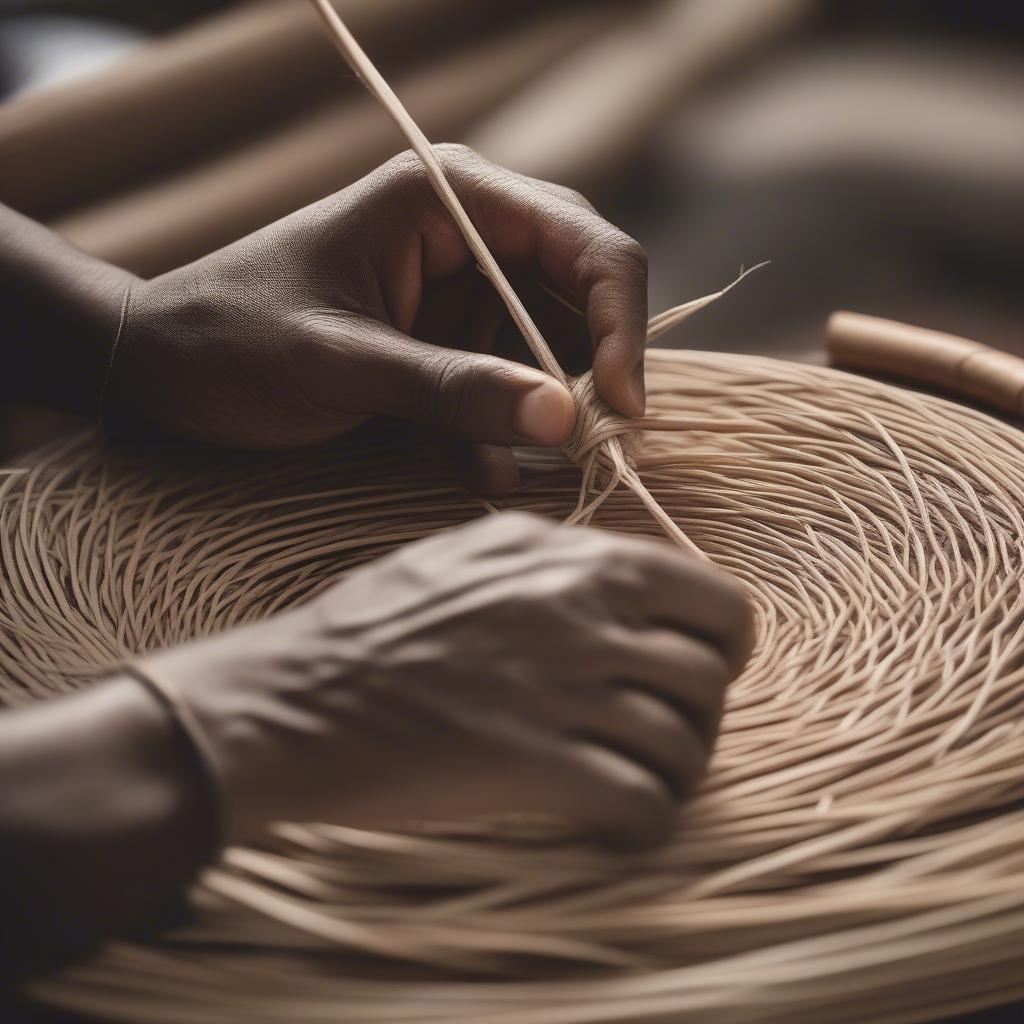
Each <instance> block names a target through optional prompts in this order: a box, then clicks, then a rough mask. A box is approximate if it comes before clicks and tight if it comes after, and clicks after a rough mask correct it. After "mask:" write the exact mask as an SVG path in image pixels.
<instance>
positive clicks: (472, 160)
mask: <svg viewBox="0 0 1024 1024" xmlns="http://www.w3.org/2000/svg"><path fill="white" fill-rule="evenodd" d="M431 148H432V149H433V151H434V155H435V156H436V157H437V159H438V161H439V162H440V164H441V166H442V167H444V168H445V170H454V171H459V170H465V169H467V168H470V167H473V166H476V165H480V164H483V163H485V160H484V158H483V157H482V156H481V155H480V154H479V153H478V152H477V151H476V150H475V149H473V148H472V147H470V146H467V145H465V144H464V143H461V142H438V143H436V144H435V145H434V146H432V147H431Z"/></svg>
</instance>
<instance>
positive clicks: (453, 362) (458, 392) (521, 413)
mask: <svg viewBox="0 0 1024 1024" xmlns="http://www.w3.org/2000/svg"><path fill="white" fill-rule="evenodd" d="M307 335H308V336H307V340H306V342H305V343H304V344H303V346H302V349H303V350H304V351H303V355H302V357H301V359H302V361H303V365H302V366H301V367H300V368H299V369H298V371H297V372H299V373H301V374H302V376H303V378H304V389H305V390H307V391H309V390H310V389H313V390H314V391H315V393H316V396H317V399H316V400H317V404H318V405H319V406H320V407H321V408H326V409H330V408H331V407H332V405H333V406H334V407H336V408H337V409H338V410H339V412H341V411H342V410H345V411H348V412H353V411H356V412H359V413H363V414H367V415H369V414H375V413H379V414H384V415H389V416H396V417H399V418H401V419H406V420H412V421H413V422H416V423H423V424H425V425H428V426H430V427H432V428H433V429H435V430H436V431H438V432H439V433H441V434H443V435H445V436H447V437H451V438H458V439H461V440H466V441H473V442H479V443H485V444H496V445H510V444H527V445H559V444H561V443H563V442H564V441H565V440H566V438H567V437H568V436H569V434H570V432H571V431H572V426H573V423H574V421H575V416H576V411H575V406H574V404H573V400H572V396H571V395H570V394H569V392H568V391H567V390H566V389H565V388H564V387H562V386H561V385H560V384H559V383H558V382H557V381H554V380H552V379H551V378H550V377H549V376H547V374H544V373H542V372H541V371H540V370H535V369H533V368H531V367H527V366H523V365H521V364H519V363H514V362H510V361H508V360H505V359H499V358H498V357H496V356H491V355H486V354H481V353H477V352H464V351H461V350H458V349H449V348H441V347H438V346H435V345H430V344H428V343H426V342H422V341H418V340H416V339H414V338H410V337H408V336H407V335H404V334H402V333H401V332H400V331H397V330H395V329H394V328H392V327H390V326H388V325H387V324H384V323H382V322H380V321H377V320H373V319H371V318H369V317H363V316H360V315H357V314H324V315H323V316H321V317H320V319H319V320H318V321H317V322H316V324H315V325H313V326H312V327H307Z"/></svg>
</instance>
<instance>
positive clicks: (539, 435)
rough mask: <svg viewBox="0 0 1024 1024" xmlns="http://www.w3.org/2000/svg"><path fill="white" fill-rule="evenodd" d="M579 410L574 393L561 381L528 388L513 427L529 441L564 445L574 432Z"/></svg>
mask: <svg viewBox="0 0 1024 1024" xmlns="http://www.w3.org/2000/svg"><path fill="white" fill-rule="evenodd" d="M575 422H576V409H575V407H574V406H573V402H572V395H570V394H569V392H568V391H566V390H565V388H563V387H562V385H561V384H559V383H558V382H557V381H554V380H551V381H545V382H544V383H543V384H538V385H537V386H536V387H534V388H532V389H531V390H530V391H527V392H526V394H525V395H523V396H522V398H520V399H519V403H518V404H517V405H516V409H515V413H514V415H513V420H512V427H513V429H514V430H515V432H516V433H517V434H518V435H519V436H520V437H521V438H522V439H523V441H525V442H527V443H529V444H539V445H557V444H561V443H562V442H563V441H564V440H565V439H566V438H567V437H568V436H569V434H570V433H571V432H572V427H573V424H574V423H575Z"/></svg>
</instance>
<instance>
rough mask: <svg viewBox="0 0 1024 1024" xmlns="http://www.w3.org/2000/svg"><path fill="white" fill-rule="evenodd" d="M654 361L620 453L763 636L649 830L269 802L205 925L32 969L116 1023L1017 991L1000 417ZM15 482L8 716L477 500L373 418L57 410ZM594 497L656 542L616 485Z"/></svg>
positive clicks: (1019, 895)
mask: <svg viewBox="0 0 1024 1024" xmlns="http://www.w3.org/2000/svg"><path fill="white" fill-rule="evenodd" d="M648 383H649V393H650V403H649V408H650V418H649V419H648V420H644V421H641V423H642V424H643V425H644V428H645V429H644V430H643V432H642V433H641V435H640V437H639V438H638V439H637V441H636V443H635V444H634V445H633V446H632V447H631V452H632V454H631V456H630V458H631V460H632V464H633V465H634V466H635V468H636V472H637V473H638V474H639V476H640V477H642V479H643V481H644V483H645V485H646V487H647V488H649V490H650V493H651V494H652V495H653V497H654V498H655V499H656V500H657V502H658V503H659V504H660V506H661V507H662V508H663V509H664V510H665V512H666V514H667V515H668V516H670V517H671V519H672V520H673V521H674V522H675V523H676V524H678V526H679V527H680V528H681V529H682V531H683V532H684V533H685V534H686V536H688V537H689V538H690V539H691V540H692V541H693V542H694V543H695V544H696V545H697V546H698V547H699V548H700V549H701V550H702V551H703V552H704V553H705V554H706V555H707V556H708V557H710V558H711V559H712V560H713V561H714V562H715V563H716V564H718V565H719V566H721V567H722V568H723V569H726V570H728V571H729V572H732V573H733V574H735V575H736V576H737V577H738V578H739V579H740V580H742V581H743V583H744V584H745V586H746V587H747V589H748V590H749V592H750V595H751V598H752V600H753V602H754V605H755V608H756V619H757V632H758V640H757V645H756V649H755V652H754V654H753V656H752V658H751V661H750V663H749V666H748V668H747V670H746V671H745V673H744V674H743V675H742V676H741V678H740V679H739V680H738V681H737V682H736V683H734V684H733V686H732V687H731V689H730V691H729V694H728V702H727V712H726V715H725V718H724V721H723V725H722V735H721V739H720V741H719V745H718V749H717V753H716V755H715V757H714V760H713V762H712V766H711V770H710V774H709V776H708V778H707V780H706V782H705V784H704V785H703V788H702V789H701V790H700V792H699V793H698V795H697V796H696V798H695V799H694V800H693V801H692V802H690V803H689V804H688V805H686V806H685V807H684V808H682V809H681V810H680V812H679V819H678V824H677V827H676V830H675V832H674V835H673V837H672V838H671V840H670V842H669V843H668V844H667V845H666V846H665V847H663V848H660V849H658V850H655V851H653V852H650V853H646V854H643V855H633V856H621V855H620V856H613V855H610V854H602V853H601V852H599V851H597V850H595V849H592V848H588V847H586V846H583V845H574V844H572V843H569V842H560V843H556V844H540V843H536V842H534V843H523V842H521V841H520V840H521V839H522V836H521V835H520V825H517V824H516V823H515V822H512V823H508V824H507V825H505V824H502V823H496V822H471V823H466V822H463V823H461V824H459V825H458V826H455V825H450V824H444V823H416V824H415V825H413V826H408V827H404V828H402V829H398V828H396V829H394V830H391V831H387V832H367V831H359V830H355V829H351V828H343V827H337V826H330V825H298V824H281V825H280V826H278V827H276V828H275V830H274V836H273V837H272V838H271V839H270V840H268V842H267V843H266V844H265V845H264V846H261V847H260V848H259V849H232V850H228V851H227V852H226V853H225V855H224V857H223V860H222V862H221V863H219V864H218V865H217V866H215V867H212V868H210V869H209V870H208V871H206V872H205V874H204V876H203V877H202V879H201V881H200V882H199V883H198V884H197V885H196V887H195V889H194V891H193V892H192V894H191V898H190V900H191V908H192V914H193V916H192V918H191V920H189V921H187V922H186V923H183V924H181V925H179V926H177V927H174V928H173V929H170V930H167V931H165V932H163V933H161V934H159V935H158V936H155V937H153V938H152V939H150V940H148V941H141V940H138V941H134V942H118V943H114V944H112V945H110V946H108V947H107V948H106V949H104V950H103V951H102V952H101V953H100V954H98V955H97V956H95V957H94V958H93V959H92V960H90V961H88V962H86V963H84V964H81V965H79V966H76V967H74V968H72V969H70V970H67V971H65V972H63V973H62V974H60V975H57V976H54V977H51V978H48V979H46V980H44V981H41V982H39V983H37V984H36V986H35V987H34V989H33V995H34V996H35V997H36V998H38V999H39V1000H41V1001H43V1002H45V1003H48V1004H51V1005H55V1006H59V1007H64V1008H73V1009H76V1010H79V1011H85V1012H90V1013H94V1014H96V1015H98V1016H99V1017H101V1018H103V1019H107V1020H117V1021H125V1022H129V1021H130V1022H132V1024H165V1022H166V1024H171V1022H173V1024H190V1022H199V1021H202V1022H204V1024H206V1022H211V1021H217V1022H236V1021H237V1022H239V1024H241V1022H243V1021H244V1022H246V1024H251V1022H254V1021H256V1022H259V1021H267V1022H269V1021H273V1022H282V1024H283V1022H288V1024H302V1022H310V1024H313V1022H321V1021H332V1022H336V1021H342V1022H357V1021H358V1022H381V1024H385V1022H386V1024H398V1022H411V1021H437V1022H442V1021H443V1022H446V1024H447V1022H465V1024H469V1022H473V1024H583V1022H596V1021H605V1022H611V1021H614V1022H623V1021H645V1022H646V1021H699V1022H702V1024H706V1022H734V1021H735V1022H739V1021H743V1022H748V1021H757V1022H773V1024H774V1022H779V1024H781V1022H783V1021H785V1022H805V1021H806V1022H821V1021H835V1022H846V1021H848V1022H863V1021H868V1020H870V1021H879V1022H892V1024H895V1022H913V1021H923V1020H928V1019H932V1018H934V1017H938V1016H946V1015H951V1014H954V1013H957V1012H966V1011H969V1010H971V1009H973V1008H976V1007H980V1006H984V1005H989V1004H995V1003H1000V1002H1008V1001H1010V1000H1012V999H1014V998H1024V974H1022V972H1021V968H1022V967H1024V842H1022V839H1024V803H1022V797H1024V770H1022V769H1024V721H1022V720H1024V709H1022V706H1021V685H1022V676H1024V668H1022V658H1021V656H1022V653H1024V624H1022V623H1024V616H1022V609H1024V599H1022V582H1021V580H1022V575H1021V568H1022V562H1024V520H1022V512H1021V509H1022V508H1024V446H1022V443H1021V437H1020V435H1019V434H1018V432H1017V430H1016V428H1014V427H1013V426H1011V425H1008V424H1004V423H1002V422H1000V421H997V420H995V419H993V418H991V417H989V416H987V415H985V414H983V413H980V412H976V411H973V410H970V409H968V408H965V407H961V406H958V405H955V404H952V403H950V402H947V401H944V400H942V399H938V398H933V397H929V396H926V395H921V394H917V393H914V392H911V391H908V390H903V389H899V388H895V387H892V386H888V385H885V384H880V383H876V382H873V381H870V380H866V379H862V378H858V377H854V376H850V375H846V374H843V373H839V372H837V371H833V370H829V369H824V368H818V367H812V366H805V365H797V364H791V363H784V362H778V361H774V360H771V359H765V358H757V357H751V356H737V355H722V354H713V353H699V352H686V353H681V352H666V351H658V350H654V351H652V352H650V354H649V376H648ZM654 419H661V420H663V421H669V422H670V423H671V426H672V428H673V429H671V430H652V429H650V427H651V425H652V420H654ZM524 458H525V460H526V464H527V467H528V470H527V473H526V474H525V475H526V480H525V483H524V486H523V487H522V488H521V489H520V490H519V491H518V492H517V493H516V494H514V495H513V496H512V497H511V498H510V499H508V501H507V502H505V503H504V504H507V505H508V506H509V507H514V508H519V509H527V510H532V511H535V512H539V513H541V514H544V515H550V516H554V517H559V518H564V517H567V516H569V515H570V514H572V512H573V510H574V509H576V508H577V504H578V500H577V499H578V496H579V481H580V470H579V468H578V467H576V466H574V465H573V464H571V463H570V462H569V461H568V460H567V459H566V458H565V457H564V456H563V455H561V453H555V452H528V453H525V454H524ZM596 486H599V484H598V485H596ZM0 497H2V512H0V516H2V518H0V559H2V562H3V565H2V572H0V588H2V593H0V623H2V633H0V670H2V678H3V682H2V683H0V696H2V700H3V701H4V702H5V703H6V704H9V705H13V704H18V703H22V702H25V701H27V700H32V699H36V698H41V697H46V696H48V695H51V694H54V693H58V692H61V691H64V690H68V689H74V688H76V687H78V686H82V685H86V684H88V683H89V682H90V681H91V680H93V679H95V678H97V677H99V676H101V675H102V674H103V671H104V669H105V668H106V667H107V666H109V665H111V664H113V663H115V662H117V661H118V660H120V659H122V658H125V657H127V656H129V655H131V654H133V653H135V652H138V651H141V650H145V649H150V648H153V647H157V646H160V645H165V644H172V643H177V642H180V641H183V640H186V639H188V638H190V637H192V636H195V635H197V634H201V633H207V632H211V631H214V630H219V629H223V628H228V627H230V626H232V625H235V624H237V623H241V622H245V621H250V620H253V619H258V618H261V617H263V616H265V615H267V614H270V613H272V612H273V611H275V610H276V609H278V608H282V607H284V606H286V605H289V604H292V603H293V602H296V601H300V600H302V599H303V598H305V597H308V596H309V595H311V594H313V593H315V592H317V591H318V590H320V589H321V588H322V587H324V586H327V585H328V584H329V583H330V582H331V581H332V580H335V579H337V578H338V577H339V576H340V575H343V574H344V573H345V572H346V571H347V570H349V569H350V568H352V567H353V566H356V565H358V564H361V563H364V562H366V561H368V560H370V559H373V558H375V557H378V556H380V555H382V554H384V553H385V552H387V551H389V550H392V549H393V548H395V547H396V546H398V545H401V544H404V543H407V542H410V541H413V540H415V539H417V538H419V537H422V536H425V535H428V534H431V533H433V532H435V531H436V530H439V529H444V528H445V527H448V526H452V525H454V524H456V523H459V522H463V521H466V520H469V519H471V518H473V517H476V516H480V515H486V514H489V513H488V511H487V510H486V509H485V508H483V507H482V506H481V503H480V502H479V501H478V500H477V499H475V498H474V497H472V496H471V495H469V494H467V493H465V492H464V491H462V490H461V489H459V488H458V487H457V485H456V484H455V483H454V482H449V478H448V477H447V476H446V472H445V470H444V468H443V467H442V466H440V465H437V464H433V463H432V462H431V461H430V460H428V459H425V458H424V456H423V454H422V453H417V452H414V451H413V450H412V449H411V446H410V445H409V443H408V439H407V438H405V437H403V436H402V435H400V434H395V433H390V432H388V431H382V430H369V431H363V432H361V433H360V435H358V436H357V437H353V438H350V439H348V440H345V441H342V442H340V443H339V444H335V445H332V446H329V447H327V448H324V449H322V450H319V451H315V452H311V453H304V454H301V455H295V454H281V455H274V456H260V457H256V456H244V457H243V456H232V457H228V456H226V455H223V456H214V455H211V456H209V457H208V459H207V461H205V462H203V463H199V462H197V460H196V455H195V453H194V451H189V452H186V453H179V452H178V451H176V450H175V449H167V450H164V451H162V452H154V451H149V452H146V453H145V454H142V455H137V456H134V455H130V454H126V453H120V454H116V453H113V452H110V451H106V450H104V449H103V448H102V447H101V446H100V445H99V444H98V443H97V442H96V441H95V439H94V438H91V437H80V438H76V439H73V440H71V441H69V442H67V443H65V444H63V445H61V446H57V447H55V448H51V449H49V450H47V451H44V452H42V453H39V454H37V455H36V456H34V457H33V458H32V459H31V460H29V461H28V462H27V463H26V464H25V465H24V466H23V467H21V468H17V469H11V470H9V471H7V472H6V473H5V474H4V476H3V479H2V496H0ZM593 521H594V523H595V524H597V525H599V526H602V527H605V528H609V529H615V530H621V531H624V532H629V533H649V534H651V535H652V536H658V537H661V536H662V528H661V527H660V526H659V525H658V523H657V522H655V520H654V519H653V518H652V517H651V515H650V514H649V513H648V511H647V510H646V509H644V508H643V507H642V506H641V504H640V500H639V498H638V497H637V495H636V494H634V493H633V492H632V491H629V490H626V489H624V488H621V487H620V488H618V489H616V490H614V491H613V492H611V493H609V494H608V495H607V496H606V499H605V501H604V502H603V504H601V505H600V506H599V507H598V508H596V509H595V510H594V511H593ZM662 542H663V543H667V542H665V541H662ZM666 550H667V549H666Z"/></svg>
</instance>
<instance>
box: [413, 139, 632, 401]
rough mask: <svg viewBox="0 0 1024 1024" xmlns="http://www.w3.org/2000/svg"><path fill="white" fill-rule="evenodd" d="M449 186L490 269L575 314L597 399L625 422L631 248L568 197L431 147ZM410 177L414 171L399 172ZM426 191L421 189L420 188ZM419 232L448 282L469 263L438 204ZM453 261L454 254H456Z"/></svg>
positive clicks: (457, 152)
mask: <svg viewBox="0 0 1024 1024" xmlns="http://www.w3.org/2000/svg"><path fill="white" fill-rule="evenodd" d="M437 149H438V155H439V157H440V158H441V161H442V165H443V166H444V168H445V171H446V173H447V174H448V177H449V179H450V181H451V182H452V185H453V187H454V188H455V190H456V192H457V193H458V195H459V198H460V199H461V200H462V202H463V204H464V205H465V207H466V209H467V212H468V213H469V215H470V217H471V218H472V219H473V221H474V223H475V224H476V226H477V228H478V230H479V231H480V234H481V235H482V236H483V239H484V241H485V242H486V244H487V246H488V247H489V248H490V249H491V251H492V252H493V253H494V255H495V257H496V258H497V259H498V260H499V262H507V263H509V264H511V265H513V266H515V267H518V268H520V269H528V270H534V271H539V273H540V274H541V275H542V276H543V277H544V279H545V280H546V281H547V282H548V283H549V284H550V285H552V286H553V287H554V288H555V289H556V290H557V291H559V292H561V293H562V295H563V297H565V298H566V299H568V300H570V301H571V302H573V303H574V304H576V305H577V306H579V308H580V309H582V310H583V311H584V315H585V319H586V323H587V327H588V330H589V332H590V339H591V344H592V346H593V368H594V381H595V384H596V386H597V391H598V394H599V395H600V396H601V397H602V398H603V399H604V400H605V401H606V402H608V404H609V405H611V406H612V407H613V408H615V409H617V410H618V411H619V412H621V413H623V414H624V415H628V416H638V415H641V414H642V413H643V411H644V405H645V394H644V384H643V359H644V345H645V339H646V328H647V260H646V256H645V254H644V251H643V249H642V248H641V247H640V245H639V244H638V243H637V242H636V241H634V240H633V239H632V238H630V237H629V236H628V235H626V234H624V233H623V232H621V231H619V230H618V229H617V228H615V227H613V226H612V225H611V224H609V223H608V222H607V221H605V220H604V219H603V218H602V217H600V216H599V215H598V214H597V213H596V212H595V211H594V209H593V207H592V206H590V204H589V203H587V201H586V200H585V199H583V197H582V196H579V195H578V194H577V193H574V192H572V191H571V190H568V189H562V188H560V187H558V186H553V185H550V184H548V183H546V182H537V181H534V180H533V179H530V178H526V177H523V176H520V175H516V174H513V173H511V172H509V171H506V170H504V169H503V168H500V167H498V166H496V165H495V164H491V163H490V162H488V161H486V160H484V159H483V158H482V157H480V156H479V155H478V154H476V153H474V152H473V151H472V150H469V149H467V148H466V147H460V146H440V147H437ZM402 166H405V167H406V168H407V170H406V173H411V174H413V175H416V174H417V173H420V176H421V177H422V172H417V170H416V169H415V167H414V166H412V165H406V164H403V165H402ZM424 187H427V186H424V185H421V186H420V188H421V189H422V188H424ZM420 201H421V202H423V203H424V204H425V205H426V206H428V207H429V208H432V209H433V210H434V211H435V216H434V219H433V220H432V221H430V222H429V223H428V224H427V225H426V230H425V231H424V235H423V238H424V250H423V266H424V273H425V275H426V276H427V277H430V276H431V274H434V275H438V276H440V275H442V274H445V273H451V272H452V270H453V268H454V266H456V265H458V261H459V260H461V261H463V262H464V261H465V260H466V259H468V253H466V251H465V246H464V245H463V244H462V243H461V240H458V241H456V240H455V239H454V238H453V234H452V230H453V228H452V225H451V223H450V218H448V215H447V213H446V212H445V211H444V210H443V208H442V207H441V205H440V202H439V201H430V200H428V199H426V198H425V193H424V192H421V193H420ZM457 253H458V255H457Z"/></svg>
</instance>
